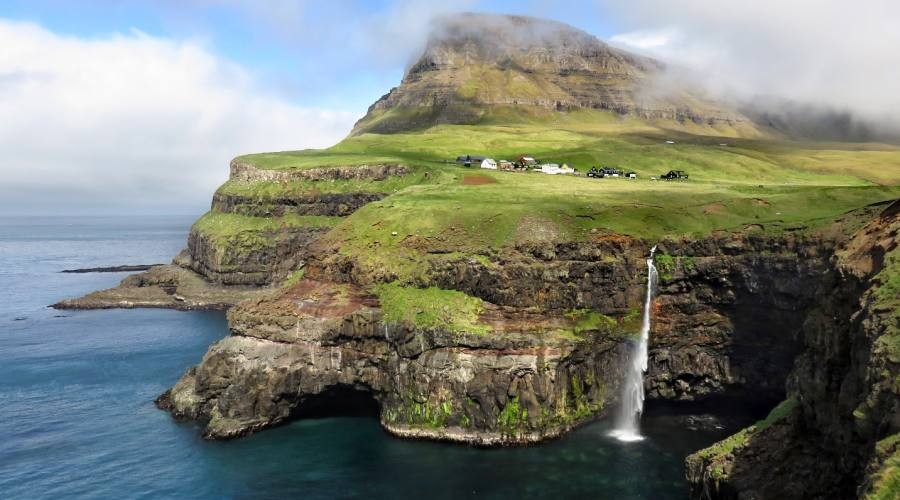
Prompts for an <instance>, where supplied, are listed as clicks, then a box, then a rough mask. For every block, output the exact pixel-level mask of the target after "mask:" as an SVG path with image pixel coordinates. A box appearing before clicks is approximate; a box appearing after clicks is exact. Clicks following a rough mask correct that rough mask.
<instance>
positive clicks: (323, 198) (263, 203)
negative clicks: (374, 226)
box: [212, 192, 387, 217]
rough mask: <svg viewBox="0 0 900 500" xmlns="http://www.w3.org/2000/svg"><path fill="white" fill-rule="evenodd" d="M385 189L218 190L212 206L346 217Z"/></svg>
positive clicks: (232, 211) (242, 211)
mask: <svg viewBox="0 0 900 500" xmlns="http://www.w3.org/2000/svg"><path fill="white" fill-rule="evenodd" d="M385 196H387V194H386V193H315V192H308V193H297V194H291V196H276V197H272V198H265V199H260V198H259V197H253V196H246V195H238V194H230V193H222V192H216V194H214V195H213V201H212V210H213V211H215V212H221V213H228V214H239V215H249V216H253V217H281V216H284V215H289V214H294V215H324V216H329V217H346V216H348V215H350V214H352V213H353V212H355V211H357V210H359V209H360V208H361V207H362V206H363V205H367V204H369V203H372V202H373V201H378V200H381V199H383V198H384V197H385Z"/></svg>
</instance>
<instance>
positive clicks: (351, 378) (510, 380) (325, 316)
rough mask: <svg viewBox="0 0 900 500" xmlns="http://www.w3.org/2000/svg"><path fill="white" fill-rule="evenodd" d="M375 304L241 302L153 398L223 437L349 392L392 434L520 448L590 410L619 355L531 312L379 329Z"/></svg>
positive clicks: (598, 335)
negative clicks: (485, 329) (489, 326)
mask: <svg viewBox="0 0 900 500" xmlns="http://www.w3.org/2000/svg"><path fill="white" fill-rule="evenodd" d="M377 305H378V304H377V301H375V300H374V298H373V297H370V296H366V295H365V294H364V293H363V292H362V291H361V290H360V289H358V288H357V287H355V286H353V285H340V284H329V283H322V282H316V281H311V280H303V281H301V282H300V283H298V284H297V285H295V286H294V287H292V288H291V289H289V290H287V291H286V292H285V293H283V294H282V295H281V296H279V297H277V298H275V299H272V300H268V301H255V302H245V303H242V304H241V305H239V306H237V307H235V308H233V309H232V310H231V311H230V312H229V322H230V325H231V331H232V335H231V336H230V337H228V338H226V339H224V340H222V341H220V342H218V343H217V344H216V345H214V346H213V347H212V348H211V349H210V351H209V352H208V353H207V354H206V356H204V358H203V360H202V362H201V363H200V364H199V365H198V366H196V367H194V368H192V369H191V370H189V371H188V373H186V374H185V376H184V377H182V379H181V380H180V381H179V382H178V383H177V384H176V385H175V387H173V388H172V389H171V390H170V391H168V392H166V393H165V394H163V395H162V396H160V398H159V399H158V400H157V404H158V405H159V406H160V407H162V408H165V409H168V410H170V411H171V412H172V413H173V414H174V415H176V416H179V417H188V418H193V419H200V420H205V421H207V423H206V427H205V429H204V436H206V437H210V438H230V437H236V436H240V435H243V434H246V433H248V432H253V431H256V430H259V429H263V428H265V427H269V426H271V425H276V424H278V423H281V422H284V421H286V420H288V419H290V418H292V417H296V415H298V414H301V413H302V412H304V411H307V410H308V408H309V407H310V406H311V405H313V406H314V405H316V404H323V401H325V402H327V401H328V399H329V398H343V399H346V398H348V397H350V396H349V393H352V392H356V393H358V394H359V395H362V396H364V397H366V398H369V399H371V400H372V401H374V402H377V406H378V408H379V414H380V420H381V423H382V425H383V426H384V427H385V429H387V430H388V431H389V432H391V433H394V434H397V435H400V436H406V437H424V438H430V439H443V440H452V441H463V442H467V443H473V444H480V445H495V444H509V443H524V442H534V441H540V440H542V439H546V438H549V437H553V436H557V435H559V434H560V433H562V432H564V431H566V430H568V429H570V428H571V427H572V426H573V425H575V424H577V423H579V422H581V421H583V420H585V419H587V418H590V417H592V416H594V415H596V414H598V413H600V412H602V411H603V410H604V408H605V407H606V405H607V403H608V402H609V401H610V400H611V399H613V394H614V393H615V392H616V390H617V385H618V380H619V378H620V376H619V375H620V374H619V370H620V367H621V366H623V365H624V358H625V356H626V354H627V353H626V349H625V348H624V347H625V346H624V345H623V344H622V343H621V342H620V340H621V338H620V337H617V336H616V334H615V333H614V332H613V331H611V330H595V331H591V332H587V333H585V334H584V335H583V336H581V337H567V336H563V335H559V334H555V333H548V331H547V330H549V328H548V327H549V326H552V325H548V324H547V323H546V321H542V320H540V319H539V317H538V316H536V315H535V316H533V317H523V316H521V315H517V314H514V313H510V312H509V311H504V310H501V309H496V308H492V309H491V310H489V311H487V312H486V313H485V314H488V315H491V316H492V318H493V321H495V322H496V323H497V324H498V328H496V329H495V330H494V331H493V332H492V333H491V334H484V333H466V332H451V331H447V330H445V329H440V328H438V329H429V330H416V329H412V328H409V327H408V326H405V325H397V324H388V323H387V322H385V321H384V319H383V317H382V314H381V311H380V310H379V308H378V307H377ZM500 324H502V325H503V326H499V325H500ZM332 402H333V401H332Z"/></svg>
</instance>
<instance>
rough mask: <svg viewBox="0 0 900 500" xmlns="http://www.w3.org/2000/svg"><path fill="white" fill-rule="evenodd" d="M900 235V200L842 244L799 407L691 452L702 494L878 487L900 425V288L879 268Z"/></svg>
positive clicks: (801, 368) (811, 327) (805, 326)
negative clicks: (899, 340) (892, 288)
mask: <svg viewBox="0 0 900 500" xmlns="http://www.w3.org/2000/svg"><path fill="white" fill-rule="evenodd" d="M898 244H900V203H898V202H894V204H893V205H892V206H891V207H889V208H887V209H886V210H884V212H883V213H882V214H881V216H879V217H877V218H876V219H875V220H874V221H873V222H871V223H869V224H868V225H867V226H866V227H864V228H863V229H862V230H860V231H859V232H857V233H856V234H855V235H854V236H853V237H852V238H851V239H850V240H849V241H847V242H846V243H845V244H843V245H842V246H841V247H840V248H838V249H837V251H836V253H835V255H834V256H833V257H832V258H831V260H830V264H829V266H828V267H827V269H825V270H824V272H823V273H822V274H821V279H820V280H819V284H818V286H817V288H816V291H815V295H814V297H813V303H814V307H813V308H812V309H811V310H810V312H809V314H808V315H807V316H806V317H805V320H804V322H803V323H802V326H801V331H800V334H799V336H798V339H799V340H800V342H801V345H802V353H801V354H800V355H799V356H798V358H797V359H796V362H795V364H794V368H793V370H792V372H791V374H790V378H789V383H788V392H789V397H790V398H791V400H792V401H795V402H796V405H795V407H794V408H793V410H792V411H791V412H790V413H789V414H788V415H785V416H783V417H782V418H780V419H779V420H778V421H777V422H775V423H774V424H772V425H770V426H768V427H766V428H765V429H764V430H762V431H758V432H753V431H752V430H751V431H750V432H748V431H742V432H744V435H743V436H740V435H739V436H738V437H737V438H735V437H732V438H729V439H728V440H726V441H725V442H723V443H724V444H723V443H719V444H717V445H714V446H712V447H710V448H709V449H707V450H702V451H700V452H698V453H697V454H695V455H692V456H690V457H688V460H687V470H688V480H689V481H690V482H691V485H692V495H693V496H694V497H695V498H703V499H718V498H751V499H753V498H836V499H838V498H841V499H843V498H856V497H861V496H864V495H866V494H867V493H871V491H870V490H871V489H873V488H875V487H876V486H877V485H875V484H874V483H875V481H874V480H873V478H876V477H878V475H879V474H880V470H881V468H882V467H883V466H884V461H885V460H886V459H887V457H888V456H890V455H891V453H895V454H896V453H897V452H898V451H897V449H896V437H897V435H898V434H897V433H898V431H900V385H898V383H897V374H898V373H900V356H898V354H897V350H896V347H892V346H896V345H897V344H896V342H897V341H896V339H897V338H898V336H900V325H898V316H897V297H896V292H890V291H888V293H887V294H886V293H885V292H884V291H882V288H883V287H885V286H886V282H885V280H884V277H883V275H881V274H880V273H881V272H882V271H883V270H884V269H885V266H886V256H887V255H889V254H891V253H892V252H896V249H897V247H898ZM891 265H894V266H896V265H897V264H896V262H894V263H893V264H891ZM887 286H889V285H887ZM888 290H890V289H888ZM757 427H759V425H757ZM888 497H889V496H883V497H878V498H888Z"/></svg>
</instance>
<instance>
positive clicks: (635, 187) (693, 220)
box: [198, 108, 900, 327]
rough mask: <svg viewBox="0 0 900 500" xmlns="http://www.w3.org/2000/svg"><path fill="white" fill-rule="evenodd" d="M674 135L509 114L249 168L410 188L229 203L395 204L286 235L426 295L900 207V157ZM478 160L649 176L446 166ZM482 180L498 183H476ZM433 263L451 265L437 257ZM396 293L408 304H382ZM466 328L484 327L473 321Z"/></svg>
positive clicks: (585, 118)
mask: <svg viewBox="0 0 900 500" xmlns="http://www.w3.org/2000/svg"><path fill="white" fill-rule="evenodd" d="M667 127H668V128H666V127H663V126H661V125H660V124H653V123H648V122H645V121H640V120H637V119H633V118H621V117H618V116H617V115H614V114H611V113H605V112H600V111H590V110H582V111H577V112H571V113H552V114H550V115H547V114H546V113H539V112H536V113H533V112H529V111H527V110H520V109H513V108H499V109H495V110H494V111H492V113H491V114H490V115H486V116H484V117H483V118H482V122H481V123H480V124H478V125H439V126H435V127H431V128H429V129H426V130H421V131H416V132H406V133H398V134H362V135H357V136H351V137H349V138H348V139H346V140H344V141H343V142H341V143H340V144H337V145H336V146H334V147H332V148H329V149H327V150H321V151H313V150H307V151H290V152H281V153H263V154H253V155H246V156H242V157H240V160H242V161H245V162H248V163H251V164H254V165H256V166H258V167H260V168H266V169H307V168H314V167H319V166H335V165H364V164H369V165H371V164H378V163H400V164H405V165H409V166H412V167H414V168H415V170H414V173H412V174H409V175H406V176H403V177H399V178H389V179H387V180H385V181H370V180H348V181H293V182H287V183H279V182H259V183H237V182H228V183H226V184H225V185H224V186H222V188H221V191H222V192H224V193H232V194H243V195H250V196H253V197H256V198H257V199H260V200H265V199H274V198H277V197H280V196H292V195H296V194H298V193H311V194H312V193H329V192H334V193H347V192H381V193H391V196H389V197H388V198H386V199H384V200H382V201H380V202H376V203H372V204H369V205H367V206H365V207H363V208H362V209H360V210H359V211H357V212H355V213H354V214H353V215H351V216H349V217H347V218H344V219H337V218H335V219H334V220H328V221H324V220H308V221H307V220H299V219H298V220H292V221H278V222H277V224H283V223H288V224H289V225H304V224H307V223H309V224H311V225H328V226H330V225H332V224H336V226H335V227H334V228H333V229H332V230H331V231H330V232H329V233H328V235H326V236H325V238H326V240H327V241H331V242H332V243H334V244H335V247H336V248H339V249H340V250H339V251H340V252H342V253H345V254H348V255H353V256H354V257H355V258H356V259H357V260H358V261H359V262H361V263H362V264H364V265H366V266H370V268H371V269H380V270H388V272H387V273H380V274H381V276H382V277H383V278H387V279H393V280H397V283H396V284H410V283H412V282H414V281H415V278H416V277H417V276H419V275H420V274H421V273H422V272H423V271H424V269H426V266H427V265H428V261H430V260H435V259H452V258H458V257H459V256H461V255H474V256H478V257H479V258H481V259H483V260H484V261H485V262H489V260H488V259H485V258H484V256H487V257H488V258H489V257H491V256H494V255H498V254H500V253H502V252H503V251H504V249H505V248H508V247H509V246H510V245H512V244H515V243H517V242H521V241H526V240H547V239H575V240H579V239H585V238H590V237H592V235H594V234H597V233H598V232H599V233H600V234H602V233H604V232H607V231H612V232H616V233H621V234H627V235H630V236H633V237H638V238H646V239H651V240H652V239H659V238H663V237H667V236H668V237H678V236H703V235H708V234H710V233H711V232H713V231H741V230H745V229H746V228H748V227H751V228H753V229H754V230H759V229H761V230H763V231H769V232H778V231H783V230H786V229H791V230H797V229H798V228H799V229H801V230H813V229H815V228H816V227H818V226H821V225H824V224H826V223H827V222H829V221H830V220H832V219H834V218H835V217H836V216H837V215H839V214H841V213H844V212H846V211H849V210H852V209H855V208H858V207H861V206H864V205H867V204H869V203H874V202H878V201H883V200H887V199H891V198H897V197H900V148H897V147H894V146H887V145H878V144H834V143H790V142H784V141H779V140H776V139H772V138H757V139H740V138H736V137H733V136H735V135H740V133H741V130H740V128H739V127H735V128H729V127H727V126H720V127H719V128H717V129H714V128H711V127H708V126H705V125H696V124H688V125H684V126H677V127H675V128H672V126H671V124H668V125H667ZM727 136H732V137H727ZM667 140H672V141H675V144H668V143H667V142H666V141H667ZM722 144H727V145H724V146H723V145H722ZM466 153H469V154H484V155H488V156H492V157H494V158H496V159H502V158H505V159H515V158H516V157H518V156H519V155H521V154H530V155H533V156H535V157H537V158H539V159H543V160H546V161H553V162H556V163H563V162H567V163H569V164H571V165H574V166H575V167H576V168H578V169H579V170H581V171H582V172H584V171H585V170H587V169H588V168H589V167H590V166H591V165H616V166H619V167H621V168H624V169H628V170H634V171H636V172H637V173H638V174H639V176H640V179H638V180H637V181H626V180H624V179H605V180H594V179H589V178H585V177H563V176H548V175H543V174H539V173H514V172H493V171H485V170H480V169H471V170H470V169H464V168H461V167H458V166H456V165H454V164H447V163H446V162H447V160H449V159H452V158H455V157H456V156H457V155H460V154H466ZM670 169H681V170H686V171H688V172H689V173H690V175H691V180H690V181H689V182H685V183H667V182H654V181H650V180H649V177H651V176H658V175H660V174H662V173H663V172H666V171H668V170H670ZM476 174H477V175H479V176H487V177H490V178H491V179H493V180H495V181H496V182H491V183H480V184H477V185H475V184H467V183H465V182H464V179H465V177H466V176H472V175H476ZM227 219H228V220H224V219H222V218H219V217H217V218H215V219H214V220H213V219H210V220H207V221H201V222H198V225H200V226H201V227H202V228H203V229H204V230H205V231H206V232H213V233H219V232H223V231H224V232H227V233H229V234H234V232H235V231H237V230H239V228H240V226H241V224H243V222H241V221H242V220H244V221H245V222H248V224H250V225H260V224H262V225H265V226H266V228H267V229H268V228H269V227H271V224H273V223H275V221H266V220H265V219H260V220H257V219H258V218H244V219H242V220H239V219H236V218H227ZM211 222H216V223H218V224H219V226H216V225H214V224H211ZM326 222H327V223H326ZM338 222H339V223H338ZM248 229H249V228H248ZM426 249H439V250H441V251H442V252H450V253H441V254H439V255H435V254H429V253H427V252H426V251H425V250H426ZM388 291H396V290H394V289H385V290H382V292H385V293H386V292H388ZM388 295H391V294H388ZM393 295H397V294H393ZM426 309H427V308H426ZM456 319H459V322H460V324H461V325H468V326H470V327H471V324H470V322H471V318H468V317H466V318H456ZM454 321H455V320H454Z"/></svg>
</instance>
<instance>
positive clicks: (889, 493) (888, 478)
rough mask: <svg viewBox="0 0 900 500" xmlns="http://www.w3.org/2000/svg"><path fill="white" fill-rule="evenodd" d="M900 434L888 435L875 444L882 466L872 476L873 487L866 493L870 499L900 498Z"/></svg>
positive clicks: (889, 499) (890, 499)
mask: <svg viewBox="0 0 900 500" xmlns="http://www.w3.org/2000/svg"><path fill="white" fill-rule="evenodd" d="M898 443H900V434H894V435H891V436H888V437H886V438H884V439H882V440H881V441H879V442H878V443H877V444H876V445H875V453H876V455H877V456H878V457H879V458H880V459H881V460H882V463H881V467H879V469H878V471H877V472H876V473H875V474H874V475H873V476H872V479H873V481H872V483H873V484H872V489H871V491H870V492H869V493H868V494H867V495H866V498H867V499H869V500H892V499H895V498H900V446H898Z"/></svg>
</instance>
